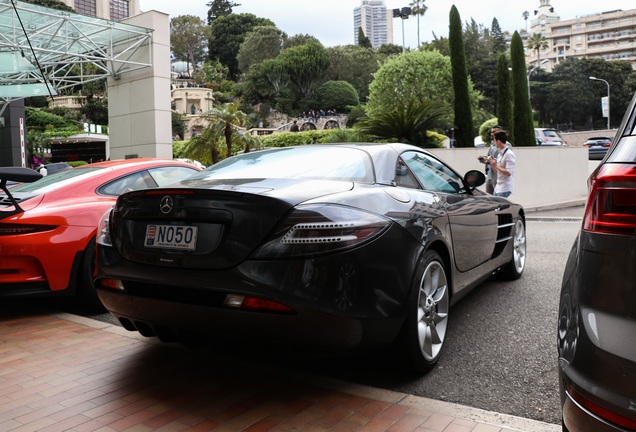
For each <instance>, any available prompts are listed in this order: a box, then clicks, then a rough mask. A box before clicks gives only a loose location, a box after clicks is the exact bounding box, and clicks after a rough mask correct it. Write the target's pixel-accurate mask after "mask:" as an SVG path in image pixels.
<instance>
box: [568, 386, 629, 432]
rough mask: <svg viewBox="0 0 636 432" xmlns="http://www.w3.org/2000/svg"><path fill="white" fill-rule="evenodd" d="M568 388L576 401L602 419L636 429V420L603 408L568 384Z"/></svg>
mask: <svg viewBox="0 0 636 432" xmlns="http://www.w3.org/2000/svg"><path fill="white" fill-rule="evenodd" d="M566 390H567V392H568V394H569V395H570V397H571V398H572V399H573V400H574V401H575V402H576V403H578V404H579V405H580V406H582V407H583V408H585V409H586V410H588V411H589V412H591V413H592V414H594V415H596V416H598V417H600V418H602V419H605V420H607V421H609V422H611V423H614V424H615V425H618V426H621V427H624V428H628V429H629V430H636V421H634V420H632V419H628V418H626V417H623V416H621V415H619V414H616V413H615V412H612V411H610V410H608V409H606V408H603V407H602V406H600V405H597V404H595V403H594V402H592V401H591V400H589V399H587V398H585V397H584V396H583V395H582V394H580V393H579V392H577V391H576V390H574V389H573V388H572V386H569V385H568V386H567V388H566Z"/></svg>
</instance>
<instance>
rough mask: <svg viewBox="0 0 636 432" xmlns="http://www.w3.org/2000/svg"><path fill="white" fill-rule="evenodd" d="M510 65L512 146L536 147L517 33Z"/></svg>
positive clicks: (521, 46) (522, 56)
mask: <svg viewBox="0 0 636 432" xmlns="http://www.w3.org/2000/svg"><path fill="white" fill-rule="evenodd" d="M510 63H511V65H512V105H513V107H514V122H513V124H514V126H513V128H514V136H515V142H514V144H515V145H517V146H533V145H536V141H535V138H534V122H533V121H532V108H531V107H530V98H529V97H528V95H529V93H528V76H527V72H526V57H525V54H524V52H523V42H522V41H521V36H519V32H517V31H516V32H515V33H514V34H513V35H512V41H511V42H510Z"/></svg>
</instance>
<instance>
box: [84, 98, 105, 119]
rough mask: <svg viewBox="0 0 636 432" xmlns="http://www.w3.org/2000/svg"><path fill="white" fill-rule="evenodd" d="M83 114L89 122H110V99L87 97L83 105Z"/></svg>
mask: <svg viewBox="0 0 636 432" xmlns="http://www.w3.org/2000/svg"><path fill="white" fill-rule="evenodd" d="M81 111H82V115H83V116H84V118H85V119H86V121H87V122H88V123H92V124H97V125H103V126H106V125H107V124H108V100H107V99H104V98H92V97H91V98H87V99H86V102H85V103H84V105H82V110H81Z"/></svg>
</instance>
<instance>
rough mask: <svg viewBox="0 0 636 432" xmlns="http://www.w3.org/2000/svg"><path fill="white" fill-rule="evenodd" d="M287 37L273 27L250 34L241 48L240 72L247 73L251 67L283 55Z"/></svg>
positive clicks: (256, 30)
mask: <svg viewBox="0 0 636 432" xmlns="http://www.w3.org/2000/svg"><path fill="white" fill-rule="evenodd" d="M286 38H287V35H286V34H285V33H284V32H282V31H280V30H279V29H277V28H276V27H272V26H263V27H256V28H255V29H254V30H253V31H252V32H250V33H248V34H247V36H246V37H245V40H244V41H243V43H242V44H241V47H240V48H239V51H238V55H237V60H238V67H239V70H240V71H241V72H243V73H246V72H247V71H248V70H249V68H250V66H252V65H253V64H257V63H260V62H262V61H263V60H266V59H273V58H276V57H277V56H278V54H280V53H281V51H282V48H283V41H284V40H285V39H286Z"/></svg>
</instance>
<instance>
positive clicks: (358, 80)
mask: <svg viewBox="0 0 636 432" xmlns="http://www.w3.org/2000/svg"><path fill="white" fill-rule="evenodd" d="M327 53H328V54H329V69H328V70H327V73H326V75H325V78H326V79H328V80H331V81H347V82H348V83H350V84H351V85H353V87H354V88H355V89H356V91H357V92H358V99H359V100H362V101H366V99H367V98H368V96H369V85H370V84H371V81H373V74H374V73H375V72H376V71H377V70H378V69H379V67H380V62H381V58H382V56H381V55H380V54H378V53H377V52H376V51H375V50H373V49H371V48H362V47H360V46H358V45H340V46H335V47H330V48H327ZM400 53H402V49H401V48H400Z"/></svg>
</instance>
